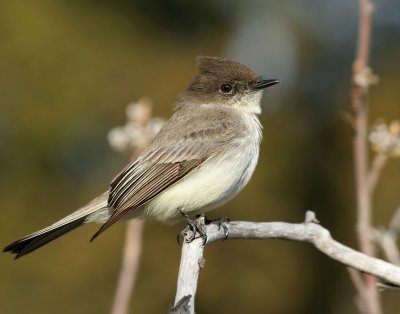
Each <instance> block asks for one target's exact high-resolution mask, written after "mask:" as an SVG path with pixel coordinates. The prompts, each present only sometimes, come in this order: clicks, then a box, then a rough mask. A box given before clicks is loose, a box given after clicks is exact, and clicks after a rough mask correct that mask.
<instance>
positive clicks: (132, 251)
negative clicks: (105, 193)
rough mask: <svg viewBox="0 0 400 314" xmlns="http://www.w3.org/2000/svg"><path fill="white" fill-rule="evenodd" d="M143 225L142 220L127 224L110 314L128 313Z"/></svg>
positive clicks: (136, 270) (139, 253) (137, 265)
mask: <svg viewBox="0 0 400 314" xmlns="http://www.w3.org/2000/svg"><path fill="white" fill-rule="evenodd" d="M143 225H144V224H143V220H137V219H135V220H131V221H129V222H128V225H127V229H126V235H125V247H124V250H123V258H122V265H121V270H120V274H119V279H118V285H117V289H116V291H115V297H114V302H113V306H112V310H111V313H112V314H125V313H128V309H129V301H130V299H131V295H132V292H133V286H134V283H135V282H136V276H137V272H138V268H139V261H140V255H141V253H142V233H143V231H142V230H143Z"/></svg>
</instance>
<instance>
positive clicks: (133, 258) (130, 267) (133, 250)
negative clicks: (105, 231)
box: [108, 98, 164, 314]
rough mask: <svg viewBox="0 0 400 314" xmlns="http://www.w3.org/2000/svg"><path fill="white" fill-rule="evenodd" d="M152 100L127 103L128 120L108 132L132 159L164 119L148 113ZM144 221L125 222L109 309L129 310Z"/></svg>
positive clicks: (117, 312)
mask: <svg viewBox="0 0 400 314" xmlns="http://www.w3.org/2000/svg"><path fill="white" fill-rule="evenodd" d="M151 108H152V103H151V101H150V100H149V99H147V98H142V99H140V100H139V101H138V102H137V103H132V104H129V105H128V106H127V109H126V115H127V118H128V119H127V120H128V121H127V123H126V125H125V126H123V127H117V128H114V129H112V130H111V131H110V132H109V134H108V140H109V142H110V145H111V146H112V147H113V148H114V149H115V150H116V151H119V152H130V153H131V159H132V160H134V159H135V158H137V156H138V155H139V154H140V153H141V152H142V151H143V150H144V148H145V147H146V146H147V145H148V144H149V143H150V141H151V140H152V139H153V138H154V136H155V135H156V134H157V133H158V131H159V130H160V128H161V127H162V125H163V124H164V120H162V119H160V118H152V117H151ZM142 232H143V221H141V220H134V221H130V222H129V223H128V225H127V229H126V236H125V246H124V252H123V259H122V265H121V270H120V274H119V280H118V283H117V288H116V291H115V296H114V301H113V306H112V311H111V312H112V313H113V314H125V313H128V309H129V302H130V299H131V295H132V292H133V287H134V284H135V281H136V274H137V270H138V267H139V260H140V255H141V249H142Z"/></svg>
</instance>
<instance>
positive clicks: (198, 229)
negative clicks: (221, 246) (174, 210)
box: [177, 207, 207, 245]
mask: <svg viewBox="0 0 400 314" xmlns="http://www.w3.org/2000/svg"><path fill="white" fill-rule="evenodd" d="M178 211H179V213H180V214H181V215H182V217H183V219H185V221H186V223H187V224H188V225H187V226H186V227H185V228H184V229H183V230H182V231H181V232H180V233H179V234H178V237H177V239H178V243H179V244H180V242H179V237H180V236H183V235H184V234H185V233H186V232H187V231H189V230H190V231H192V234H191V235H190V236H189V237H187V238H185V241H186V242H187V243H190V242H192V241H193V240H194V239H195V238H196V233H199V235H200V237H201V238H202V239H203V245H205V244H206V243H207V234H206V232H205V231H204V228H203V227H202V226H201V225H200V224H199V223H198V222H197V221H196V220H193V219H190V218H189V216H188V215H187V214H186V213H185V212H184V211H183V210H182V207H178Z"/></svg>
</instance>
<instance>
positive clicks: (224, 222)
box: [205, 216, 230, 240]
mask: <svg viewBox="0 0 400 314" xmlns="http://www.w3.org/2000/svg"><path fill="white" fill-rule="evenodd" d="M229 222H230V220H229V218H228V217H226V216H224V217H221V218H218V219H212V220H208V219H207V218H206V219H205V223H206V225H209V224H215V225H217V226H218V230H220V229H221V228H222V229H224V235H225V238H224V240H226V239H228V236H229V229H228V226H227V224H228V223H229Z"/></svg>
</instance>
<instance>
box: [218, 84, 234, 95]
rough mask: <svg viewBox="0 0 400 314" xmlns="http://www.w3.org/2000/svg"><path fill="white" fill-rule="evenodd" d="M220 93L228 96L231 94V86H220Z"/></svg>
mask: <svg viewBox="0 0 400 314" xmlns="http://www.w3.org/2000/svg"><path fill="white" fill-rule="evenodd" d="M220 89H221V92H223V93H224V94H229V93H231V92H232V85H231V84H222V85H221V87H220Z"/></svg>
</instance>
